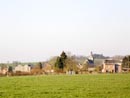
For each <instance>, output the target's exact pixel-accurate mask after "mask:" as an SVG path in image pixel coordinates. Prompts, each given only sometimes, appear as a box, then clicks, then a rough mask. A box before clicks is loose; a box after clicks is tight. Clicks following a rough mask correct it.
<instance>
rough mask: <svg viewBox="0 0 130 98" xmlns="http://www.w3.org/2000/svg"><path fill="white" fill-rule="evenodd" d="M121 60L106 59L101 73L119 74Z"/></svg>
mask: <svg viewBox="0 0 130 98" xmlns="http://www.w3.org/2000/svg"><path fill="white" fill-rule="evenodd" d="M121 63H122V61H121V60H113V59H106V60H104V62H103V64H102V67H103V69H102V72H104V73H105V72H110V73H119V72H121V70H122V69H121Z"/></svg>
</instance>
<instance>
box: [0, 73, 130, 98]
mask: <svg viewBox="0 0 130 98" xmlns="http://www.w3.org/2000/svg"><path fill="white" fill-rule="evenodd" d="M0 98H130V74H99V75H72V76H71V75H48V76H19V77H0Z"/></svg>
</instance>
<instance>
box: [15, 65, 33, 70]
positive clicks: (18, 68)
mask: <svg viewBox="0 0 130 98" xmlns="http://www.w3.org/2000/svg"><path fill="white" fill-rule="evenodd" d="M18 71H20V72H30V71H31V66H29V65H24V66H22V65H18V66H16V67H15V69H14V72H18Z"/></svg>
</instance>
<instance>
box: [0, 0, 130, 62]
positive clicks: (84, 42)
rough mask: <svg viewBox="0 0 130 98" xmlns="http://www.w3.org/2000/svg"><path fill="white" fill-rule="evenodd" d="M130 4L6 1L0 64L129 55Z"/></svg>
mask: <svg viewBox="0 0 130 98" xmlns="http://www.w3.org/2000/svg"><path fill="white" fill-rule="evenodd" d="M129 5H130V0H1V1H0V62H7V61H9V62H12V61H22V62H30V61H44V60H48V59H49V58H51V57H53V56H57V55H60V53H61V52H62V51H63V50H64V51H67V52H68V51H69V52H71V53H72V54H75V55H84V56H87V55H89V53H90V52H91V51H93V53H99V54H104V55H106V56H113V55H127V54H130V45H129V44H130V38H129V37H130V6H129Z"/></svg>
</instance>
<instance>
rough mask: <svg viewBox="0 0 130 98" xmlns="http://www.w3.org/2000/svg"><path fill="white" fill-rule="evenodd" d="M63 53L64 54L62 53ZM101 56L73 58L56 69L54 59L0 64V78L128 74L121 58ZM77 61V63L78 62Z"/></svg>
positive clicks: (127, 68) (128, 67)
mask: <svg viewBox="0 0 130 98" xmlns="http://www.w3.org/2000/svg"><path fill="white" fill-rule="evenodd" d="M63 53H64V52H63ZM102 56H103V55H101V54H93V53H92V52H91V53H90V55H89V56H88V57H86V58H85V57H84V58H82V62H81V58H75V59H77V60H75V61H74V60H73V61H72V60H70V61H69V63H67V64H66V66H67V67H65V68H63V69H60V68H59V69H57V68H56V66H55V64H56V57H55V59H54V58H53V59H54V60H53V59H51V60H53V63H51V61H46V62H38V63H26V64H23V63H18V62H17V63H15V64H12V65H9V64H1V65H0V76H20V75H51V74H71V75H73V74H93V73H123V72H125V73H128V72H129V71H130V66H129V65H128V64H127V65H126V66H124V65H123V62H124V61H123V57H120V58H119V57H118V58H110V57H102ZM79 59H80V60H79ZM78 60H79V61H78Z"/></svg>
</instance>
